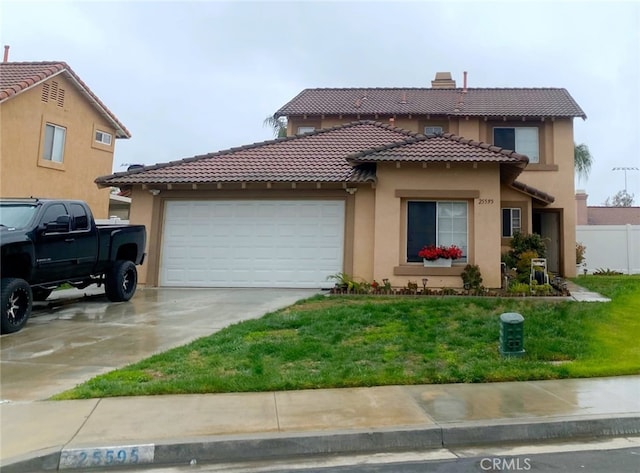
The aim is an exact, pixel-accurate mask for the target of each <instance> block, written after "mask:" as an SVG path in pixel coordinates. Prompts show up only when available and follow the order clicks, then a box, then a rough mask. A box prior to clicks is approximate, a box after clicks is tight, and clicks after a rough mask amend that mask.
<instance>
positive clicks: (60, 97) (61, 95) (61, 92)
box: [58, 89, 64, 107]
mask: <svg viewBox="0 0 640 473" xmlns="http://www.w3.org/2000/svg"><path fill="white" fill-rule="evenodd" d="M58 107H64V89H58Z"/></svg>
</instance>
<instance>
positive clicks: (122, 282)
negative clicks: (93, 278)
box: [104, 260, 138, 302]
mask: <svg viewBox="0 0 640 473" xmlns="http://www.w3.org/2000/svg"><path fill="white" fill-rule="evenodd" d="M137 284H138V271H137V270H136V265H135V264H133V262H132V261H129V260H117V261H116V262H115V263H113V266H112V267H111V269H110V270H109V271H108V272H107V274H106V278H105V281H104V290H105V294H106V295H107V297H108V298H109V300H110V301H112V302H122V301H128V300H129V299H131V298H132V297H133V294H135V292H136V286H137Z"/></svg>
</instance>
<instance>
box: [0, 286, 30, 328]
mask: <svg viewBox="0 0 640 473" xmlns="http://www.w3.org/2000/svg"><path fill="white" fill-rule="evenodd" d="M0 285H1V291H0V293H1V300H2V313H1V314H0V317H1V320H0V322H1V327H0V328H1V329H2V330H1V331H2V333H14V332H17V331H19V330H21V329H22V327H24V325H25V324H26V323H27V320H28V319H29V315H31V302H32V295H31V286H29V284H28V283H27V281H25V280H24V279H20V278H2V281H1V283H0Z"/></svg>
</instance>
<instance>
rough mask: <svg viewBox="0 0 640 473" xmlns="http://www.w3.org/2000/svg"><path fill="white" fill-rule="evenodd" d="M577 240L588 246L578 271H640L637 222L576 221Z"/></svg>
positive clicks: (639, 272) (625, 272) (639, 226)
mask: <svg viewBox="0 0 640 473" xmlns="http://www.w3.org/2000/svg"><path fill="white" fill-rule="evenodd" d="M576 241H577V242H579V243H582V244H583V245H585V246H586V247H587V249H586V251H585V263H584V266H582V267H581V268H580V272H582V271H583V268H585V267H586V268H587V271H588V272H589V273H593V272H594V271H596V270H598V269H611V270H614V271H619V272H621V273H624V274H640V225H578V226H577V227H576Z"/></svg>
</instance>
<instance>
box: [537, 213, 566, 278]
mask: <svg viewBox="0 0 640 473" xmlns="http://www.w3.org/2000/svg"><path fill="white" fill-rule="evenodd" d="M533 232H534V233H537V234H539V235H540V236H541V237H542V238H544V241H545V243H546V245H547V268H548V269H549V271H550V272H552V273H556V274H560V214H559V213H558V212H543V211H536V210H534V211H533Z"/></svg>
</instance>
